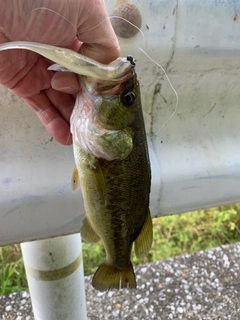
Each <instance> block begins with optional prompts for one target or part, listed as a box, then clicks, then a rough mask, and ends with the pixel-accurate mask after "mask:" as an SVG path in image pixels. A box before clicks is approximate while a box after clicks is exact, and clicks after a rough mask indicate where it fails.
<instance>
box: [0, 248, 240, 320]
mask: <svg viewBox="0 0 240 320" xmlns="http://www.w3.org/2000/svg"><path fill="white" fill-rule="evenodd" d="M136 274H137V282H138V289H137V290H122V291H108V292H106V293H101V292H97V291H96V290H94V289H93V288H92V287H91V284H90V282H91V277H86V279H85V281H86V298H87V308H88V319H89V320H97V319H104V320H105V319H129V320H138V319H139V320H145V319H159V320H165V319H179V320H180V319H184V320H185V319H191V320H195V319H196V320H197V319H202V320H213V319H214V320H223V319H231V320H238V319H240V243H237V244H233V245H226V246H222V247H219V248H215V249H212V250H206V251H201V252H198V253H195V254H187V255H183V256H178V257H176V258H173V259H167V260H164V261H159V262H156V263H150V264H147V265H141V266H138V267H136ZM0 315H1V320H3V319H12V320H13V319H16V320H32V319H34V318H33V314H32V310H31V302H30V297H29V294H28V293H27V292H21V293H14V294H11V295H9V296H5V297H0ZM66 320H68V319H66ZM70 320H74V319H70Z"/></svg>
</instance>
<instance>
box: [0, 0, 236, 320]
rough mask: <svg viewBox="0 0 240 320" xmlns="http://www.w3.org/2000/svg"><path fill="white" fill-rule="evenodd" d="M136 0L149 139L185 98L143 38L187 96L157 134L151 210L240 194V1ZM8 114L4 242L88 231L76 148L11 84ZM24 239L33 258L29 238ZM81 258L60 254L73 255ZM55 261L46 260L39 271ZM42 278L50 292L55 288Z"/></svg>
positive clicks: (131, 44)
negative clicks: (75, 185)
mask: <svg viewBox="0 0 240 320" xmlns="http://www.w3.org/2000/svg"><path fill="white" fill-rule="evenodd" d="M132 3H133V4H135V5H136V6H137V7H138V9H139V11H140V13H141V15H142V25H141V30H142V31H143V32H144V34H145V36H144V37H142V35H141V34H140V33H138V34H137V35H135V36H134V37H133V38H129V39H124V40H121V48H122V55H127V54H135V57H136V58H137V73H138V78H139V79H140V83H141V94H142V104H143V109H144V116H145V122H146V130H147V133H148V136H149V137H150V136H152V134H154V133H156V132H157V131H158V130H159V128H161V126H162V125H163V124H164V123H165V122H166V120H167V119H168V118H169V117H170V116H171V115H172V113H173V112H174V109H175V105H176V97H175V95H174V93H173V91H172V89H171V88H170V86H169V83H168V82H167V81H166V78H165V77H164V75H163V74H162V71H161V70H160V68H158V67H157V66H156V65H154V64H153V63H152V62H151V61H149V59H148V58H147V57H146V56H144V55H143V53H140V50H139V49H138V47H139V46H141V47H142V48H143V49H144V50H145V51H146V52H147V53H148V54H149V55H150V56H151V57H152V58H153V59H154V60H156V61H157V62H158V63H160V64H161V65H162V66H163V67H164V68H165V69H166V72H167V73H168V75H169V77H170V79H171V82H172V84H173V86H174V87H175V89H176V91H177V93H178V96H179V105H178V108H177V110H176V113H175V115H174V116H173V117H172V118H171V120H170V121H169V122H168V123H167V124H166V125H165V126H163V128H162V129H161V130H160V132H159V133H158V135H157V136H156V137H153V138H152V139H150V141H149V149H150V150H149V151H150V158H151V165H152V173H153V180H152V193H151V213H152V216H153V217H154V216H161V215H167V214H172V213H180V212H185V211H190V210H194V209H200V208H206V207H212V206H216V205H221V204H227V203H233V202H238V201H240V149H239V145H240V130H239V120H240V112H239V101H240V93H239V92H240V91H239V79H240V68H239V61H240V60H239V56H240V36H239V34H240V33H239V32H240V19H236V14H237V13H239V12H240V4H239V3H238V2H237V1H234V0H232V1H230V0H228V1H227V0H225V1H214V0H210V1H199V0H185V1H184V0H179V1H173V0H170V1H160V0H155V1H151V2H147V1H144V0H141V1H135V2H134V1H132ZM107 6H108V9H109V13H111V12H112V11H113V9H114V3H113V2H111V1H110V0H109V1H107ZM223 22H224V23H223ZM0 113H1V118H0V193H1V198H0V245H6V244H10V243H16V242H24V241H29V240H39V239H45V238H50V237H53V236H60V235H64V234H70V233H76V232H79V230H80V225H81V221H82V218H83V215H84V207H83V202H82V198H81V195H80V193H79V192H76V193H72V191H71V174H72V169H73V155H72V149H71V147H64V146H61V145H59V144H58V143H56V142H55V141H53V140H52V139H51V138H50V137H49V136H48V134H47V133H46V132H45V130H44V129H43V127H42V125H41V124H40V123H39V121H38V120H37V119H36V117H35V115H34V114H33V112H32V111H31V110H30V109H29V108H28V107H26V106H25V105H24V103H23V102H22V101H20V99H17V98H16V97H15V96H12V95H11V94H10V93H9V92H8V91H6V90H5V89H3V88H1V89H0ZM70 237H72V236H70ZM73 237H77V238H76V239H78V240H79V236H78V235H74V236H73ZM57 239H58V238H56V239H55V240H56V241H57V243H60V242H59V241H60V240H59V239H58V240H57ZM64 239H65V238H64ZM68 239H70V238H68V237H66V241H65V242H64V243H65V244H64V245H63V244H62V243H61V245H62V247H61V246H59V244H53V243H55V241H54V240H43V241H40V242H34V243H33V247H32V248H34V250H35V251H34V250H33V251H32V252H35V255H34V257H35V258H36V253H37V254H38V255H40V253H41V254H42V255H43V256H45V254H46V252H47V251H46V248H48V249H47V250H49V251H48V252H53V251H54V250H55V251H54V252H55V253H56V255H57V254H59V255H60V256H59V257H61V248H63V247H64V248H65V249H66V250H65V252H67V251H68V250H70V249H69V248H70V247H69V244H68V241H70V240H68ZM74 241H76V240H74ZM55 245H56V247H54V246H55ZM27 246H28V248H27ZM34 246H35V247H34ZM22 247H23V253H24V259H25V261H27V259H28V258H27V256H28V252H30V251H29V250H30V248H29V244H28V243H26V244H24V245H23V246H22ZM26 248H27V249H26ZM50 248H52V249H50ZM54 248H55V249H54ZM25 249H26V250H25ZM79 250H80V249H79ZM79 252H80V251H79ZM73 255H74V254H73ZM76 258H77V257H76V256H74V257H73V256H72V257H71V259H72V260H71V259H70V260H69V259H68V260H67V259H66V260H64V259H63V260H61V259H60V258H59V259H60V260H61V261H68V263H70V262H69V261H74V260H75V259H76ZM32 263H33V258H32V259H30V261H28V264H30V265H31V267H32V268H33V265H32ZM49 263H50V262H47V264H46V265H44V266H43V265H41V262H39V267H38V269H39V268H42V269H41V270H43V269H44V268H48V267H49ZM50 264H51V263H50ZM47 266H48V267H47ZM61 267H62V265H61ZM36 268H37V266H35V269H36ZM52 268H60V267H59V265H54V266H52ZM50 269H51V268H50ZM81 272H82V271H80V274H81ZM29 277H31V276H29ZM79 277H80V278H81V277H82V276H81V275H80V276H79ZM34 281H35V280H33V281H32V280H30V281H29V283H33V282H34ZM42 285H43V289H41V290H43V291H44V290H46V291H45V292H47V290H48V291H49V290H50V289H49V287H47V285H46V284H45V283H42ZM30 290H31V288H30ZM34 290H35V289H33V291H32V292H31V294H32V297H33V296H34V294H33V292H34ZM41 290H40V292H41V293H42V292H43V291H41ZM35 292H36V290H35ZM35 298H36V299H35ZM35 298H34V299H35V301H37V300H38V298H37V296H35ZM32 299H33V298H32ZM34 299H33V300H32V301H33V302H34ZM79 299H80V298H79ZM33 304H34V303H33ZM64 307H66V305H64ZM40 318H41V317H39V319H40ZM44 319H47V318H44ZM52 319H53V317H52V318H51V320H52ZM58 319H60V318H58ZM65 319H66V318H65Z"/></svg>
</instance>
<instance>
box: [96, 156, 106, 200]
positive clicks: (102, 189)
mask: <svg viewBox="0 0 240 320" xmlns="http://www.w3.org/2000/svg"><path fill="white" fill-rule="evenodd" d="M92 172H93V176H94V180H95V183H96V186H97V189H98V192H99V195H100V197H101V199H102V201H103V203H104V205H106V202H107V198H106V195H107V191H106V183H105V178H104V175H103V172H102V168H101V166H100V164H99V163H98V162H97V163H96V165H95V168H94V169H92Z"/></svg>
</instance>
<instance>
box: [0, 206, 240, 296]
mask: <svg viewBox="0 0 240 320" xmlns="http://www.w3.org/2000/svg"><path fill="white" fill-rule="evenodd" d="M153 235H154V238H153V245H152V249H151V250H150V252H149V253H148V255H147V257H145V258H144V259H143V260H141V261H138V260H137V259H136V257H135V255H134V254H133V257H132V260H133V263H134V265H137V264H139V263H141V264H142V263H147V262H152V261H158V260H162V259H166V258H169V257H174V256H176V255H180V254H184V253H193V252H197V251H200V250H205V249H209V248H213V247H218V246H221V245H223V244H229V243H234V242H237V241H240V204H235V205H230V206H224V207H219V208H213V209H209V210H201V211H195V212H189V213H185V214H181V215H174V216H167V217H162V218H157V219H153ZM104 256H105V253H104V249H103V246H102V245H101V243H100V244H97V245H90V244H86V243H83V260H84V270H85V271H84V272H85V275H89V274H92V273H94V271H95V270H96V268H97V267H98V266H99V264H100V263H101V262H102V261H103V259H104ZM0 266H1V269H0V295H5V294H9V293H11V292H16V291H22V290H27V281H26V277H25V271H24V265H23V261H22V258H21V250H20V246H19V245H13V246H7V247H3V248H0Z"/></svg>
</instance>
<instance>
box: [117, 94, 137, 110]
mask: <svg viewBox="0 0 240 320" xmlns="http://www.w3.org/2000/svg"><path fill="white" fill-rule="evenodd" d="M121 98H122V102H123V104H124V105H125V106H127V107H131V106H132V105H133V104H134V101H135V99H136V96H135V94H134V92H132V91H128V92H123V94H122V97H121Z"/></svg>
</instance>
